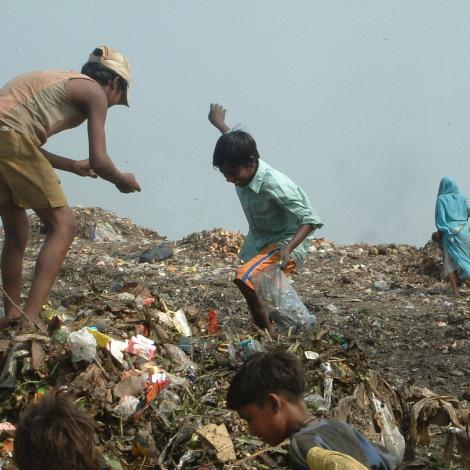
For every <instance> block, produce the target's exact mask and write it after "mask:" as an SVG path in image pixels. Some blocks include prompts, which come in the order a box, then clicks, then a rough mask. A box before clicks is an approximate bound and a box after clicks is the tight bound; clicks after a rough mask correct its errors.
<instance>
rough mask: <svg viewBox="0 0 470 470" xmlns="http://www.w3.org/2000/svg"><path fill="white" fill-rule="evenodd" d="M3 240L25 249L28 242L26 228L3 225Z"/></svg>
mask: <svg viewBox="0 0 470 470" xmlns="http://www.w3.org/2000/svg"><path fill="white" fill-rule="evenodd" d="M3 231H4V234H5V241H6V242H8V243H13V244H14V245H15V246H16V247H17V248H18V249H22V250H25V249H26V244H27V243H28V228H27V227H26V228H25V227H15V226H11V225H4V227H3Z"/></svg>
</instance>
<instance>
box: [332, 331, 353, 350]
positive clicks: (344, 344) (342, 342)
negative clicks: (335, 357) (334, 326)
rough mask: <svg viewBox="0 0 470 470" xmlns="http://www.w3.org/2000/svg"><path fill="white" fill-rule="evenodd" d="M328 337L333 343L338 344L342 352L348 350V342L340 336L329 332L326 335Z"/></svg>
mask: <svg viewBox="0 0 470 470" xmlns="http://www.w3.org/2000/svg"><path fill="white" fill-rule="evenodd" d="M328 336H329V337H330V338H331V339H332V340H333V341H335V342H336V343H338V345H339V347H340V348H341V349H342V350H343V351H347V350H348V349H349V346H350V344H349V342H348V340H347V339H346V338H345V337H344V336H342V335H340V334H339V333H336V332H335V331H330V333H328Z"/></svg>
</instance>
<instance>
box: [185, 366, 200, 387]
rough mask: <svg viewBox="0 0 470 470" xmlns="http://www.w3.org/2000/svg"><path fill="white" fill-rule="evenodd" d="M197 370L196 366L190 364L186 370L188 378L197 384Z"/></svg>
mask: <svg viewBox="0 0 470 470" xmlns="http://www.w3.org/2000/svg"><path fill="white" fill-rule="evenodd" d="M197 376H198V375H197V368H196V366H195V365H194V364H189V365H188V367H187V368H186V378H187V379H188V380H189V381H190V382H191V383H195V382H196V380H197Z"/></svg>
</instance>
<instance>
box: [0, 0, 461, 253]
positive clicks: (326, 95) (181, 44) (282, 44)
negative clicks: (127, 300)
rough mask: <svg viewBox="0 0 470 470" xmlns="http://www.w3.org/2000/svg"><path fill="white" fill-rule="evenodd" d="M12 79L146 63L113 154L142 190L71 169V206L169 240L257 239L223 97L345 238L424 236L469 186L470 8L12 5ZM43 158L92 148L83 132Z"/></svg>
mask: <svg viewBox="0 0 470 470" xmlns="http://www.w3.org/2000/svg"><path fill="white" fill-rule="evenodd" d="M2 37H3V41H2V45H1V53H2V67H1V68H0V81H1V82H2V83H4V82H6V81H7V80H9V79H10V78H12V77H13V76H15V75H18V74H20V73H23V72H28V71H32V70H38V69H45V68H61V69H74V70H78V71H79V70H80V67H81V66H82V64H83V63H84V62H86V60H87V57H88V54H89V53H90V52H91V51H92V49H93V48H94V47H96V46H98V45H102V44H107V45H110V46H112V47H115V48H117V49H119V50H120V51H122V52H123V53H124V54H125V55H127V56H128V58H129V60H130V62H131V64H132V68H133V83H132V88H131V108H130V109H127V108H125V107H122V106H118V107H114V108H112V109H111V110H110V113H109V115H108V121H107V141H108V150H109V154H110V155H111V157H112V158H113V160H114V161H115V162H116V164H117V165H118V166H119V167H120V168H121V169H122V170H124V171H130V172H133V173H135V175H136V177H137V179H138V180H139V182H140V183H141V186H142V188H143V190H142V192H141V193H140V194H132V195H123V194H121V193H119V192H118V191H117V190H116V189H115V187H114V186H113V185H111V184H109V183H107V182H105V181H103V180H91V179H89V180H86V179H83V178H79V177H76V176H74V175H68V174H65V173H61V177H62V182H63V185H64V187H65V191H66V194H67V196H68V199H69V202H70V204H73V205H75V204H81V205H84V206H100V207H103V208H105V209H109V210H112V211H115V212H116V213H118V214H119V215H122V216H127V217H131V218H132V219H133V220H134V221H135V222H136V223H138V224H140V225H144V226H147V227H151V228H154V229H156V230H157V231H158V232H159V233H161V234H163V235H167V236H168V237H169V238H171V239H176V238H181V237H182V236H184V235H186V234H188V233H191V232H194V231H199V230H202V229H210V228H212V227H216V226H222V227H224V228H227V229H231V230H242V231H246V229H247V226H246V222H245V219H244V216H243V212H242V210H241V208H240V205H239V202H238V198H237V196H236V193H235V189H234V188H233V186H232V185H230V184H229V183H227V182H225V180H224V179H223V178H222V176H221V175H220V174H219V173H218V171H216V170H214V169H213V168H212V164H211V162H212V151H213V148H214V144H215V142H216V139H217V137H218V134H217V131H216V130H215V129H214V128H212V127H211V126H210V124H209V122H208V121H207V112H208V107H209V103H210V102H220V103H223V104H224V105H225V106H226V107H227V109H228V116H227V117H228V123H229V124H230V125H235V124H240V125H241V127H242V128H243V129H244V130H247V131H248V132H251V133H252V134H253V136H254V138H255V139H256V141H257V143H258V149H259V150H260V154H261V156H262V158H264V159H265V160H266V161H268V162H269V163H270V164H271V165H272V166H274V167H275V168H277V169H279V170H281V171H282V172H284V173H286V174H287V175H289V176H290V177H291V178H292V179H293V180H294V181H295V182H296V183H298V184H299V185H300V186H301V187H303V188H304V190H305V191H306V192H307V194H308V195H309V197H310V199H311V201H312V205H313V206H314V207H315V208H316V209H317V210H318V212H319V214H320V216H321V217H322V219H323V220H324V222H325V227H324V228H323V229H322V230H321V232H319V233H318V235H322V236H325V237H327V238H330V239H333V240H336V241H339V242H354V241H361V240H364V241H371V242H378V241H403V242H410V243H415V244H423V243H424V242H425V241H426V240H427V239H428V238H429V234H430V233H431V231H432V230H433V227H434V203H435V197H436V192H437V188H438V184H439V180H440V178H441V176H444V175H452V176H454V177H455V178H456V179H457V181H458V182H459V183H460V186H461V188H462V190H463V191H464V192H466V193H467V194H468V195H469V196H470V180H469V177H470V2H469V1H468V0H461V1H459V0H441V1H435V0H401V1H393V0H386V1H385V0H360V1H359V0H357V1H354V0H343V1H336V0H323V1H318V0H304V1H300V0H294V1H291V2H288V1H285V0H284V1H280V0H238V1H222V0H171V1H169V0H168V1H160V0H139V1H136V2H127V1H121V0H113V1H108V0H100V1H92V0H88V1H84V0H74V1H71V0H69V1H64V0H61V1H51V0H44V1H42V2H37V1H33V0H23V1H20V2H6V1H4V2H2ZM45 147H46V148H47V149H48V150H50V151H52V152H56V153H59V154H62V155H64V156H69V157H72V158H86V157H87V156H88V155H87V149H88V147H87V134H86V126H85V125H82V126H81V127H79V128H77V129H74V130H72V131H67V132H64V133H62V134H60V135H59V136H55V137H52V138H51V139H50V140H49V142H48V143H47V144H46V146H45Z"/></svg>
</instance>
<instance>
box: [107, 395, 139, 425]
mask: <svg viewBox="0 0 470 470" xmlns="http://www.w3.org/2000/svg"><path fill="white" fill-rule="evenodd" d="M139 403H140V400H139V399H138V398H136V397H133V396H132V395H127V396H125V397H124V398H122V400H121V401H120V402H119V403H118V405H117V406H116V407H115V408H114V410H113V413H114V414H115V415H116V416H117V417H118V418H121V419H124V420H126V419H129V418H130V417H131V416H132V415H133V414H134V413H135V411H136V410H137V407H138V406H139Z"/></svg>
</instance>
